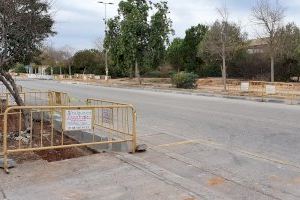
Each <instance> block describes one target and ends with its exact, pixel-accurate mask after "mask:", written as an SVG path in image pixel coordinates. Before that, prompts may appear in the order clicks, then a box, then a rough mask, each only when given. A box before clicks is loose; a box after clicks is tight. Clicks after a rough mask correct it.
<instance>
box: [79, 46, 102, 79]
mask: <svg viewBox="0 0 300 200" xmlns="http://www.w3.org/2000/svg"><path fill="white" fill-rule="evenodd" d="M73 70H74V72H76V73H83V74H105V59H104V54H103V52H99V51H98V50H96V49H89V50H82V51H78V52H76V53H75V54H74V56H73Z"/></svg>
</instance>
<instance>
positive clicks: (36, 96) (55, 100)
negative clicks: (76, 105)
mask: <svg viewBox="0 0 300 200" xmlns="http://www.w3.org/2000/svg"><path fill="white" fill-rule="evenodd" d="M19 94H20V97H21V98H22V100H23V102H24V104H25V105H27V106H30V105H32V106H33V105H36V106H67V105H70V97H69V95H68V94H67V93H63V92H57V91H48V92H41V91H30V92H20V93H19ZM0 100H1V101H0V115H2V114H3V113H4V111H5V110H6V108H8V107H11V106H16V105H17V103H16V101H15V99H14V97H13V96H12V95H11V94H10V93H0Z"/></svg>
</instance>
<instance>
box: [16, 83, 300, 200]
mask: <svg viewBox="0 0 300 200" xmlns="http://www.w3.org/2000/svg"><path fill="white" fill-rule="evenodd" d="M19 83H21V84H22V85H23V86H25V87H30V88H37V89H40V90H48V89H51V90H59V91H63V92H67V93H69V94H70V95H71V96H73V97H75V98H76V99H81V100H84V99H86V98H104V99H110V100H114V101H121V102H126V103H130V104H133V105H134V106H135V107H136V109H137V113H138V129H137V130H138V141H139V143H146V144H147V145H148V146H149V147H150V148H149V150H148V151H147V152H146V153H143V154H135V155H134V156H135V157H137V158H138V159H142V160H144V161H145V162H149V163H151V165H152V166H148V167H145V166H144V170H145V171H146V172H147V171H148V172H149V171H151V169H152V167H154V168H155V169H158V168H159V169H164V170H165V172H166V173H161V174H159V176H161V178H162V179H163V180H164V181H165V182H166V183H169V184H176V187H180V188H183V189H185V190H186V191H188V192H190V193H191V194H193V195H194V196H196V197H197V199H198V198H199V199H202V198H204V197H205V193H206V192H207V193H209V192H212V193H214V194H217V195H218V196H219V197H220V199H223V198H224V199H225V198H228V199H284V200H287V199H300V190H299V188H300V154H299V152H300V133H299V130H300V106H295V105H294V106H292V105H285V104H275V103H261V102H252V101H244V100H234V99H224V98H216V97H204V96H203V97H202V96H193V95H182V94H172V93H164V92H154V91H148V90H139V89H120V88H110V87H102V86H92V85H79V84H66V83H60V82H57V81H37V80H35V81H21V82H19ZM137 167H141V166H137ZM167 172H168V173H167ZM149 173H150V172H149ZM151 173H152V172H151ZM169 173H170V174H171V175H170V174H169ZM174 178H175V179H176V178H177V180H179V178H180V181H178V182H176V181H175V182H174ZM191 185H193V186H195V187H191ZM197 188H203V191H200V190H199V189H197Z"/></svg>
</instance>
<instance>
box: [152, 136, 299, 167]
mask: <svg viewBox="0 0 300 200" xmlns="http://www.w3.org/2000/svg"><path fill="white" fill-rule="evenodd" d="M193 143H194V144H204V145H207V146H210V147H213V148H217V149H221V150H225V151H227V152H230V153H235V154H240V155H242V156H246V157H248V158H252V159H256V160H264V161H269V162H273V163H277V164H281V165H286V166H290V167H294V168H296V169H297V170H300V166H299V165H298V164H297V163H293V162H290V161H287V160H283V159H277V158H272V157H271V156H267V155H263V154H258V153H253V152H250V151H247V150H243V149H241V148H237V147H230V149H228V146H226V145H224V144H221V143H217V142H214V141H212V140H204V139H195V140H184V141H180V142H174V143H169V144H161V145H157V146H156V147H173V146H179V145H185V144H193Z"/></svg>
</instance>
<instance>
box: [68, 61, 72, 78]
mask: <svg viewBox="0 0 300 200" xmlns="http://www.w3.org/2000/svg"><path fill="white" fill-rule="evenodd" d="M71 70H72V69H71V65H70V64H69V76H70V79H71V78H72V71H71Z"/></svg>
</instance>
